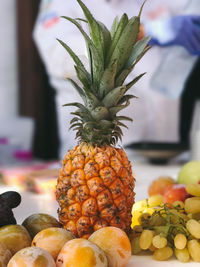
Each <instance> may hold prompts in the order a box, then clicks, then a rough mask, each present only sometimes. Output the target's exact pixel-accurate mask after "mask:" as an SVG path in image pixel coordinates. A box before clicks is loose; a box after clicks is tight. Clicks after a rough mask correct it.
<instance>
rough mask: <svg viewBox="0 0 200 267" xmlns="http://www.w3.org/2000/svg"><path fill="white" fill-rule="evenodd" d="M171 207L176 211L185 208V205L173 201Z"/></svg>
mask: <svg viewBox="0 0 200 267" xmlns="http://www.w3.org/2000/svg"><path fill="white" fill-rule="evenodd" d="M172 206H173V207H174V208H177V209H184V208H185V204H184V203H183V201H180V200H177V201H175V202H174V203H173V205H172Z"/></svg>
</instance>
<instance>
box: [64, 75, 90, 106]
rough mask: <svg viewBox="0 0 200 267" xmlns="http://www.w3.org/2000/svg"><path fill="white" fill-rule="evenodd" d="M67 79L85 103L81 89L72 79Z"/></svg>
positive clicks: (84, 96)
mask: <svg viewBox="0 0 200 267" xmlns="http://www.w3.org/2000/svg"><path fill="white" fill-rule="evenodd" d="M67 80H68V81H69V82H70V83H71V84H72V85H73V87H74V88H75V89H76V91H77V92H78V94H79V95H80V97H81V98H82V99H83V102H84V103H85V104H86V95H85V93H84V91H83V89H82V88H81V87H80V86H79V85H78V84H77V83H76V82H75V81H74V80H72V79H70V78H67Z"/></svg>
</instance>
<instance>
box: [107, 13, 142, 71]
mask: <svg viewBox="0 0 200 267" xmlns="http://www.w3.org/2000/svg"><path fill="white" fill-rule="evenodd" d="M139 26H140V23H139V18H138V17H133V18H131V19H130V20H129V22H128V24H127V25H126V27H125V29H124V31H123V33H122V34H121V37H120V39H119V41H118V43H117V45H116V47H115V49H114V51H113V54H112V56H111V58H110V62H113V60H115V59H118V64H117V73H118V72H120V71H121V70H122V69H123V67H124V65H125V63H126V62H127V60H128V58H129V56H130V53H131V50H132V47H133V44H134V43H135V41H136V39H137V36H138V33H139Z"/></svg>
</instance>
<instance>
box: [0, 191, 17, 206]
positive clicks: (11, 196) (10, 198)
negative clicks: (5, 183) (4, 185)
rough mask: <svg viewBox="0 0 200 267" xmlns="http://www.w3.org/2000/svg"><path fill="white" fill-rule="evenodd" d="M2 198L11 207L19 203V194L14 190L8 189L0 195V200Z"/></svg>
mask: <svg viewBox="0 0 200 267" xmlns="http://www.w3.org/2000/svg"><path fill="white" fill-rule="evenodd" d="M1 199H3V200H4V201H5V202H6V204H7V206H8V207H9V208H11V209H14V208H16V207H17V206H19V204H20V203H21V195H20V194H19V193H18V192H15V191H8V192H5V193H3V194H1V195H0V201H1Z"/></svg>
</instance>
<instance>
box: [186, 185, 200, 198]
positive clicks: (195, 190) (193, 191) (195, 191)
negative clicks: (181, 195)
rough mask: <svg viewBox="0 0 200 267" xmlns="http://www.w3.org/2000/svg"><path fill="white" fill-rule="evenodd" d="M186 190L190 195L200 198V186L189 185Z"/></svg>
mask: <svg viewBox="0 0 200 267" xmlns="http://www.w3.org/2000/svg"><path fill="white" fill-rule="evenodd" d="M185 189H186V191H187V192H188V194H190V195H192V196H195V197H200V184H188V185H186V188H185Z"/></svg>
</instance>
